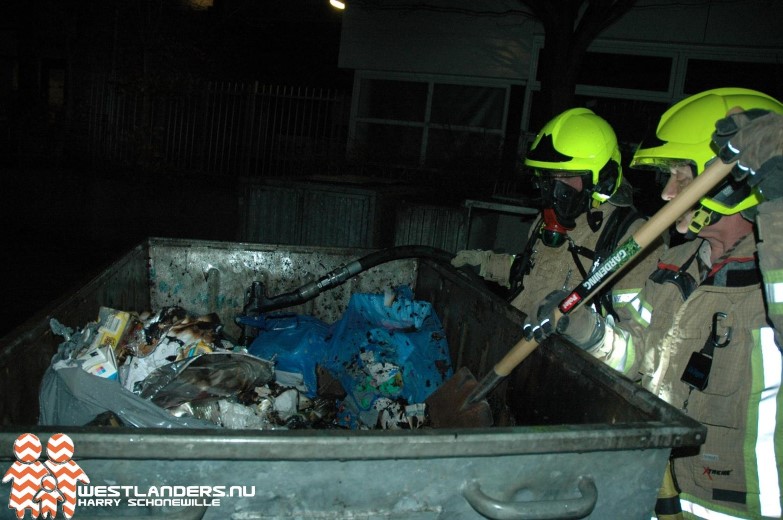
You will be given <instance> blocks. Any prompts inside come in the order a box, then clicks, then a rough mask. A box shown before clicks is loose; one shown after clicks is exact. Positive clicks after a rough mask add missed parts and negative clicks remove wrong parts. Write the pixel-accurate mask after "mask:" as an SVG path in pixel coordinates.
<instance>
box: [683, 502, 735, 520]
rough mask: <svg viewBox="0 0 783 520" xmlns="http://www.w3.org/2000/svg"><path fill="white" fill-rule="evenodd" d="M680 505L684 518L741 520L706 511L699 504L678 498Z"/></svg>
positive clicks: (706, 509) (710, 510)
mask: <svg viewBox="0 0 783 520" xmlns="http://www.w3.org/2000/svg"><path fill="white" fill-rule="evenodd" d="M680 505H681V506H682V512H683V513H685V518H699V519H703V520H743V517H741V516H734V515H730V514H726V513H721V512H720V511H715V510H713V509H708V508H706V507H704V506H702V505H700V504H696V503H695V502H691V501H690V500H687V499H685V498H682V497H680Z"/></svg>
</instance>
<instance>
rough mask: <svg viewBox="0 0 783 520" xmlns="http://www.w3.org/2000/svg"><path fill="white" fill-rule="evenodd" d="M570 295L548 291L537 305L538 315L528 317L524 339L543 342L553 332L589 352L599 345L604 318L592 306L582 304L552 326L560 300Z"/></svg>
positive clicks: (602, 335)
mask: <svg viewBox="0 0 783 520" xmlns="http://www.w3.org/2000/svg"><path fill="white" fill-rule="evenodd" d="M569 294H571V293H570V292H568V291H553V292H551V293H549V294H548V295H547V296H546V298H544V301H543V302H541V305H539V306H538V310H537V311H536V315H535V318H534V317H532V316H528V317H527V318H526V319H525V323H524V325H523V326H522V332H523V334H524V335H525V339H527V340H531V339H534V338H535V340H536V341H537V342H538V343H541V342H542V341H543V340H544V339H546V338H548V337H549V336H550V335H551V334H552V333H553V332H557V333H558V334H560V335H561V336H562V337H563V338H565V339H567V340H568V341H570V342H571V343H573V344H574V345H576V346H577V347H579V348H581V349H582V350H587V351H590V350H592V349H593V348H595V347H597V346H599V345H600V343H601V340H602V339H603V338H604V320H603V318H602V317H601V316H600V315H599V314H598V313H597V312H595V311H594V310H593V308H592V307H590V306H587V305H582V306H581V307H578V308H576V309H574V310H572V311H571V312H569V313H568V314H565V315H563V316H561V317H560V320H559V321H558V322H557V327H555V326H554V325H553V322H554V312H555V309H556V308H557V306H558V305H559V304H560V302H561V301H563V300H564V299H565V297H566V296H568V295H569Z"/></svg>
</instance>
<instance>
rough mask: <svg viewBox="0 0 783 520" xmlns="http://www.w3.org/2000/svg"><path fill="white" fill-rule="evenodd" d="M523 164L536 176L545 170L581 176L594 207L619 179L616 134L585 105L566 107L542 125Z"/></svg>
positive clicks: (617, 183)
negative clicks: (584, 179) (584, 106)
mask: <svg viewBox="0 0 783 520" xmlns="http://www.w3.org/2000/svg"><path fill="white" fill-rule="evenodd" d="M525 166H528V167H530V168H532V169H533V171H534V172H535V174H536V175H537V176H539V177H541V176H542V174H544V173H545V172H557V173H558V174H561V175H562V174H563V173H566V174H567V173H572V174H573V175H585V177H586V180H587V186H585V189H584V192H585V193H589V194H590V195H591V198H592V200H593V205H594V206H598V205H599V204H602V203H604V202H606V201H607V200H608V199H609V197H611V196H612V195H613V194H614V192H615V191H617V188H618V187H619V186H620V182H621V181H622V168H621V166H620V149H619V148H618V147H617V136H616V135H615V133H614V130H612V127H611V126H610V125H609V123H607V122H606V121H605V120H604V119H603V118H601V117H599V116H597V115H596V114H595V113H594V112H593V111H592V110H590V109H587V108H572V109H569V110H566V111H565V112H563V113H561V114H560V115H558V116H555V117H554V118H553V119H552V120H550V121H549V122H548V123H547V124H546V125H544V128H542V129H541V131H540V132H539V133H538V135H537V136H536V138H535V140H534V141H533V145H532V146H531V148H530V151H529V152H528V154H527V156H526V157H525ZM585 209H587V208H585Z"/></svg>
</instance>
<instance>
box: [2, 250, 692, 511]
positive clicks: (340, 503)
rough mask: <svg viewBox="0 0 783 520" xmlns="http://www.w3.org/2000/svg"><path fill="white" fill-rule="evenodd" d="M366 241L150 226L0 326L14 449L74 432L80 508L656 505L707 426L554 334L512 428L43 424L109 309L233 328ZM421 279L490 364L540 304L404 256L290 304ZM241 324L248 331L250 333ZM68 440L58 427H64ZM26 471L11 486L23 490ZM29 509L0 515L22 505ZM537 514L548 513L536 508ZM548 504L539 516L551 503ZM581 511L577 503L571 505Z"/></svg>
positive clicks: (421, 295) (515, 380) (455, 340)
mask: <svg viewBox="0 0 783 520" xmlns="http://www.w3.org/2000/svg"><path fill="white" fill-rule="evenodd" d="M366 253H367V251H360V250H350V249H337V248H304V247H302V248H299V247H287V248H286V249H284V250H283V249H280V248H278V247H276V246H274V245H263V244H244V243H241V244H240V243H219V242H205V241H204V242H202V241H184V240H176V239H157V238H154V239H149V240H147V241H145V242H144V243H142V244H140V245H138V246H137V247H135V248H134V249H132V250H131V251H129V252H128V253H127V254H126V255H124V256H123V257H122V258H120V259H119V260H118V261H117V262H116V263H114V264H113V265H112V266H110V267H109V268H108V269H106V270H105V271H103V272H101V273H99V274H98V275H97V276H96V277H95V278H94V279H93V280H92V281H90V282H89V283H88V284H86V285H85V286H83V287H81V288H79V289H77V290H75V291H74V292H73V293H71V294H68V295H65V296H64V297H63V298H62V299H60V300H58V301H56V302H52V304H51V305H50V306H49V307H48V308H46V309H44V310H42V311H41V312H40V313H38V314H37V315H35V316H33V317H31V318H30V320H28V321H27V322H26V323H25V324H24V325H23V326H21V327H20V328H18V329H16V330H14V331H12V332H11V333H10V334H8V335H7V336H5V337H4V338H2V340H0V348H2V350H0V370H1V371H2V377H0V390H1V391H2V400H0V403H1V404H0V412H2V413H0V416H1V417H2V418H3V425H2V429H0V458H2V461H3V462H4V464H5V465H6V467H7V468H10V467H11V466H12V465H13V464H14V462H15V461H16V462H19V461H18V459H17V458H16V456H15V452H14V443H15V442H16V441H17V440H18V439H19V438H20V436H23V435H25V434H34V435H35V436H36V437H37V438H38V439H39V442H40V445H41V448H40V450H39V451H40V454H39V459H40V461H41V462H46V461H47V460H49V459H52V458H53V456H52V454H51V453H50V452H49V450H48V449H47V448H48V447H49V445H50V444H51V443H55V444H56V443H57V442H61V441H62V438H61V437H57V438H55V440H52V439H53V438H54V437H55V436H56V434H60V433H62V434H65V435H66V436H67V437H68V439H70V440H71V442H72V450H71V451H72V455H71V458H69V460H72V461H73V462H74V463H76V464H78V467H79V468H80V470H81V471H82V472H83V474H84V475H85V476H87V477H88V478H89V483H87V482H85V481H81V482H79V486H78V488H77V493H76V499H75V501H74V503H73V506H74V507H75V510H76V516H77V517H78V515H83V516H99V515H104V516H112V517H122V516H139V515H146V516H150V515H158V516H166V517H171V516H172V515H181V517H182V518H221V519H222V518H335V519H336V518H400V519H402V518H405V519H410V518H416V519H424V518H449V519H451V518H542V517H545V516H542V515H545V514H548V515H550V516H549V517H558V516H557V515H561V516H560V517H562V518H593V519H606V518H624V519H635V518H639V519H641V518H649V517H650V511H652V509H653V504H654V502H655V497H656V494H657V489H658V486H659V484H660V480H661V475H662V472H663V468H664V467H665V464H666V461H667V459H668V457H669V454H670V452H671V450H672V449H673V448H689V447H697V446H698V445H700V444H701V443H702V442H703V440H704V436H705V431H706V430H705V428H704V427H703V426H701V425H700V424H698V423H696V422H695V421H693V420H692V419H690V418H688V417H687V416H685V415H683V414H682V413H681V412H679V411H678V410H676V409H674V408H673V407H671V406H669V405H667V404H665V403H663V402H662V401H660V400H659V399H657V398H655V397H654V396H652V395H651V394H649V393H648V392H646V391H645V390H643V389H641V388H640V387H638V386H637V385H635V384H633V383H632V382H630V381H628V380H626V379H625V378H623V377H621V376H619V375H618V374H616V373H615V372H613V371H612V370H611V369H609V368H608V367H606V366H604V365H602V364H601V363H600V362H598V361H597V360H595V359H593V358H591V357H589V356H587V355H585V354H584V353H583V352H581V351H579V350H578V349H575V348H574V347H573V346H571V345H569V344H566V343H564V342H561V341H558V340H550V341H548V342H547V343H545V344H544V345H542V346H541V347H540V348H538V349H537V350H536V351H535V352H534V353H533V354H532V355H531V357H530V358H529V359H527V360H526V361H525V362H524V363H523V364H522V365H521V366H520V367H519V368H518V369H517V370H516V371H515V372H514V373H513V374H512V375H511V376H510V377H509V378H507V379H506V381H505V382H504V383H503V384H502V385H501V386H500V387H499V388H497V389H496V390H495V391H494V392H493V394H492V395H491V399H490V404H491V407H492V409H493V414H494V419H495V424H496V426H494V427H492V428H485V429H460V430H435V429H418V430H402V431H384V430H378V431H375V430H372V431H366V430H365V431H341V430H282V431H278V430H273V431H267V430H263V431H262V430H254V429H240V430H229V429H214V428H174V429H171V428H167V429H159V428H126V427H107V426H85V427H46V428H42V427H40V426H38V425H37V421H38V414H39V407H38V390H39V384H40V382H41V378H42V375H43V374H44V371H45V370H46V368H47V367H48V366H49V365H50V361H51V358H52V356H53V354H54V353H55V350H56V348H57V345H58V344H59V343H60V342H61V340H62V338H60V337H58V336H57V335H55V334H53V333H52V331H51V319H52V318H55V319H56V320H57V321H58V322H60V323H63V324H66V325H70V326H76V325H81V324H84V323H87V322H90V321H93V320H95V318H96V316H97V315H98V312H99V309H100V308H101V307H108V308H112V309H124V310H133V311H139V312H141V311H144V310H148V309H160V308H164V307H168V306H174V305H179V306H182V307H183V308H186V309H188V310H189V311H190V312H193V313H194V314H199V315H200V314H209V313H215V314H216V315H217V316H219V317H220V319H221V322H222V323H224V324H226V327H227V328H229V329H230V328H231V327H234V326H235V325H234V317H235V316H237V315H239V314H240V313H241V311H242V307H243V295H244V292H245V290H246V289H247V287H248V286H250V285H251V283H252V282H254V281H258V280H263V281H264V283H265V286H266V287H267V288H268V290H269V291H270V292H271V293H273V294H280V293H284V292H286V291H289V290H291V289H292V288H295V287H298V286H301V285H302V284H304V283H305V282H308V281H312V280H313V279H316V278H317V277H318V276H320V275H321V274H323V273H325V272H327V271H329V270H331V269H334V268H335V267H337V266H339V265H340V264H343V263H346V262H349V261H351V260H353V259H355V258H358V257H361V256H363V255H364V254H366ZM400 285H408V286H410V287H411V288H413V291H414V293H415V296H416V298H417V299H420V300H424V301H427V302H431V304H432V306H433V308H434V309H435V310H436V312H437V315H438V316H439V317H440V320H441V322H442V325H443V328H444V330H445V333H446V339H447V341H448V344H449V352H450V354H451V358H452V365H453V366H454V367H462V366H465V367H468V368H469V369H470V370H471V371H472V372H473V374H475V375H476V376H477V377H481V376H483V375H484V374H485V373H487V372H488V371H489V370H490V369H491V367H492V365H493V364H494V363H495V362H496V361H498V360H499V359H500V358H501V357H502V355H503V354H504V353H505V351H506V350H507V349H508V348H510V346H512V345H513V344H514V343H515V342H516V341H517V340H519V338H520V336H521V334H520V331H521V324H522V322H523V319H524V315H523V314H522V313H520V312H518V311H516V310H515V309H513V308H511V307H510V306H508V305H507V304H506V303H505V302H504V301H502V300H501V299H499V298H497V297H496V296H494V295H493V294H491V293H490V292H488V291H486V290H485V289H483V288H481V287H477V286H476V285H475V284H473V283H472V282H471V281H470V280H468V279H466V278H465V277H463V276H462V275H461V274H460V273H458V272H457V271H455V270H453V269H451V268H450V267H449V266H444V265H439V264H436V263H434V262H431V261H429V260H416V259H406V260H396V261H394V262H389V263H386V264H382V265H379V266H377V267H374V268H372V269H370V270H368V271H366V272H363V273H361V274H359V275H357V276H356V277H354V278H352V279H350V280H348V281H347V282H346V283H344V284H343V285H341V286H339V287H337V288H334V289H332V290H330V291H327V292H324V293H323V294H321V295H319V296H318V297H316V298H315V299H313V300H310V301H308V302H306V303H304V304H302V305H299V306H297V307H295V308H292V309H290V310H291V312H295V313H298V314H303V315H309V316H314V317H317V318H318V319H322V320H324V321H327V322H332V321H334V320H335V319H336V318H337V317H339V316H340V315H341V314H342V313H343V312H344V311H345V309H346V308H347V305H348V302H349V300H350V297H351V295H352V294H353V293H379V292H380V293H382V292H383V291H384V290H385V289H387V288H389V287H397V286H400ZM233 333H234V334H238V333H239V331H238V330H234V331H233ZM58 439H59V441H58ZM12 485H13V484H12V482H10V481H7V482H6V483H4V484H2V486H3V487H2V488H0V490H2V492H3V493H9V494H10V491H11V488H12ZM14 513H15V512H14V511H13V510H12V509H7V510H4V511H3V513H0V514H2V515H5V516H3V518H14V517H15V514H14ZM531 515H533V516H531ZM536 515H537V516H536ZM569 515H570V516H569Z"/></svg>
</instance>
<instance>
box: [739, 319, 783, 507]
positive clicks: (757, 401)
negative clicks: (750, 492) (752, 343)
mask: <svg viewBox="0 0 783 520" xmlns="http://www.w3.org/2000/svg"><path fill="white" fill-rule="evenodd" d="M755 339H756V345H757V348H755V349H754V350H753V353H752V355H751V361H752V364H753V387H752V389H751V394H750V399H751V402H750V403H748V404H749V407H748V413H749V415H750V417H749V418H748V419H749V420H748V437H747V440H746V453H747V456H746V458H747V459H748V460H750V461H755V463H756V466H757V468H756V471H757V478H758V480H757V482H758V486H759V504H758V509H757V511H759V512H760V513H761V514H762V515H763V516H766V517H772V518H779V517H780V516H781V513H783V509H782V508H781V497H780V475H779V473H778V466H777V457H776V456H775V455H776V448H777V449H778V450H780V449H781V448H782V447H783V446H775V440H776V435H775V433H776V430H777V417H778V412H779V410H778V408H780V406H781V405H783V403H779V402H778V396H779V393H780V392H779V391H780V383H781V371H782V370H783V360H781V354H780V350H778V347H777V345H776V344H775V332H774V330H773V329H772V328H771V327H764V328H762V329H761V330H760V331H759V333H758V336H757V337H756V338H755ZM755 414H757V417H754V415H755ZM754 419H755V420H754ZM754 424H755V425H756V428H757V430H756V431H755V432H753V430H752V426H753V425H754ZM754 433H755V439H754V438H753V435H754ZM777 437H778V441H779V442H781V441H783V439H780V437H781V435H780V434H779V435H778V436H777ZM750 450H752V451H750ZM778 453H779V451H778ZM748 469H749V470H750V469H751V468H748ZM748 506H750V507H752V504H748ZM754 509H755V508H754Z"/></svg>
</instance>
